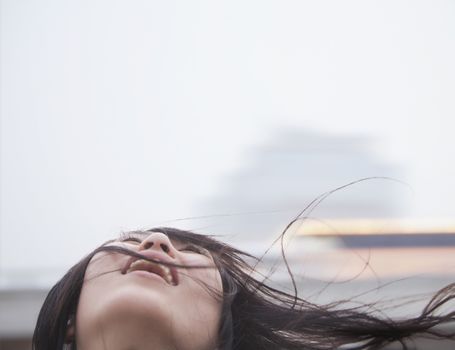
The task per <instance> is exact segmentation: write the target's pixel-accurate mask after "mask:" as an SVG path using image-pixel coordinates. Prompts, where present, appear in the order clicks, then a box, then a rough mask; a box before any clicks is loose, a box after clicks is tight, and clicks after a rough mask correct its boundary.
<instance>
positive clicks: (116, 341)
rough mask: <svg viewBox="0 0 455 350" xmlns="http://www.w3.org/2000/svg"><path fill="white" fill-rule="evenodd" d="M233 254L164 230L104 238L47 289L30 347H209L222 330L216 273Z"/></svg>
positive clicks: (196, 349) (190, 235)
mask: <svg viewBox="0 0 455 350" xmlns="http://www.w3.org/2000/svg"><path fill="white" fill-rule="evenodd" d="M233 253H235V250H233V249H232V248H229V247H228V246H226V245H224V244H222V243H219V242H217V241H216V240H214V239H212V238H209V237H207V236H203V235H198V234H194V233H191V232H187V231H181V230H177V229H170V228H160V229H153V230H150V231H137V232H130V233H127V234H124V235H123V236H121V237H120V238H119V239H117V240H113V241H109V242H107V243H105V244H104V245H103V246H101V247H100V248H98V249H96V250H95V251H94V252H92V253H91V254H89V255H88V256H87V257H85V258H84V259H82V260H81V261H80V262H79V263H78V264H76V265H75V266H74V267H73V268H72V269H71V270H70V271H69V272H68V273H67V274H66V275H65V276H64V277H63V278H62V279H61V280H60V281H59V282H58V283H57V284H56V285H55V286H54V287H53V288H52V290H51V292H50V293H49V295H48V297H47V299H46V301H45V303H44V305H43V308H42V310H41V312H40V315H39V319H38V322H37V327H36V330H35V334H34V347H35V349H37V350H41V349H62V348H63V344H65V343H66V344H71V345H72V348H73V349H75V348H76V346H77V349H79V350H81V349H82V350H87V349H188V350H192V349H194V350H205V349H207V350H213V349H215V348H217V347H219V345H220V340H219V333H220V330H221V331H222V330H223V329H226V325H225V324H223V322H222V321H221V320H222V317H221V314H222V312H223V300H224V298H223V289H224V288H223V284H226V282H223V281H222V278H221V275H224V276H225V275H226V269H225V268H224V267H223V264H228V263H230V264H235V262H234V261H233V260H232V254H233ZM225 289H226V290H229V286H228V285H226V286H225ZM227 318H229V317H227ZM223 319H226V317H223ZM228 328H231V327H228Z"/></svg>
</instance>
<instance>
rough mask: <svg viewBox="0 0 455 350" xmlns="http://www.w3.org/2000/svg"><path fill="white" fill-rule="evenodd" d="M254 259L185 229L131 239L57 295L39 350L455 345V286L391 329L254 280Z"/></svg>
mask: <svg viewBox="0 0 455 350" xmlns="http://www.w3.org/2000/svg"><path fill="white" fill-rule="evenodd" d="M246 257H248V258H252V259H255V258H254V257H252V256H251V255H249V254H247V253H244V252H242V251H240V250H237V249H235V248H233V247H231V246H228V245H226V244H224V243H221V242H219V241H217V240H215V239H213V238H211V237H209V236H204V235H199V234H196V233H192V232H188V231H181V230H178V229H172V228H156V229H152V230H149V231H137V232H130V233H128V234H125V235H123V236H121V237H120V238H119V239H117V240H113V241H109V242H107V243H105V244H104V245H102V246H101V247H99V248H97V249H96V250H95V251H93V252H92V253H90V254H89V255H88V256H86V257H85V258H83V259H82V260H81V261H80V262H79V263H77V264H76V265H75V266H73V267H72V268H71V269H70V270H69V271H68V272H67V273H66V274H65V276H64V277H63V278H62V279H61V280H60V281H59V282H58V283H57V284H56V285H55V286H54V287H53V288H52V289H51V291H50V292H49V294H48V296H47V298H46V300H45V302H44V304H43V307H42V309H41V312H40V314H39V317H38V321H37V325H36V328H35V333H34V336H33V349H35V350H61V349H65V345H67V348H68V349H71V350H74V349H78V350H92V349H96V350H104V349H109V350H116V349H134V350H141V349H154V350H159V349H178V350H205V349H207V350H215V349H217V350H231V349H232V350H250V349H264V350H277V349H295V350H297V349H299V350H301V349H314V350H316V349H318V350H322V349H337V348H339V347H340V346H342V345H346V344H349V349H359V350H360V349H380V348H383V347H384V346H385V345H387V344H389V343H392V342H399V343H401V344H402V345H403V346H404V344H405V342H406V339H407V338H409V337H411V336H413V335H421V336H431V337H433V338H434V337H440V338H444V339H446V338H453V337H455V333H453V334H447V332H444V331H441V330H440V329H438V328H435V326H438V325H440V324H443V323H450V322H453V321H455V311H450V312H448V313H445V314H441V313H438V312H439V308H440V307H441V306H443V305H447V304H448V302H450V301H451V300H453V299H455V284H451V285H448V286H447V287H445V288H444V289H442V290H440V291H439V292H438V293H436V294H435V295H434V296H433V298H432V299H431V300H429V302H428V304H427V306H426V307H425V308H424V309H423V310H422V313H421V314H420V315H418V316H417V317H413V318H408V319H402V320H391V319H388V318H384V317H381V316H378V315H377V314H375V313H374V312H372V310H373V311H374V308H371V307H369V306H371V305H366V307H365V308H362V307H344V305H346V304H344V303H343V302H335V303H331V304H328V305H316V304H312V303H310V302H308V301H307V300H305V299H302V298H300V297H299V296H298V295H297V293H296V294H288V293H286V292H283V291H280V290H277V289H274V288H273V287H271V286H269V285H268V284H267V283H266V279H264V280H259V279H256V278H255V277H254V274H253V272H254V266H251V265H249V264H248V263H247V262H246V261H245V260H244V258H246ZM256 261H257V260H256ZM290 276H291V277H292V275H290ZM294 286H295V284H294ZM343 299H345V300H346V299H349V296H348V297H347V298H346V297H344V298H343ZM403 348H404V349H405V347H403Z"/></svg>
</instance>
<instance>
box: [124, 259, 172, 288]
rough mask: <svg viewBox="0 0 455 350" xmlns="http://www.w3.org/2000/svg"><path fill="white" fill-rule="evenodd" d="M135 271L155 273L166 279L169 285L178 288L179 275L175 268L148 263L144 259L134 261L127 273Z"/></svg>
mask: <svg viewBox="0 0 455 350" xmlns="http://www.w3.org/2000/svg"><path fill="white" fill-rule="evenodd" d="M133 271H146V272H148V273H153V274H156V275H158V276H160V277H161V278H162V279H164V280H165V281H166V282H167V284H170V285H172V286H176V285H177V284H178V281H177V278H176V277H177V274H176V271H175V268H172V267H168V266H165V265H161V264H158V263H154V262H151V261H147V260H144V259H138V260H134V261H133V262H132V263H131V264H130V265H129V267H128V270H127V271H126V273H130V272H133Z"/></svg>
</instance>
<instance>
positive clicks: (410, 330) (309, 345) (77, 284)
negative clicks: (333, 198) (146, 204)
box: [33, 228, 455, 350]
mask: <svg viewBox="0 0 455 350" xmlns="http://www.w3.org/2000/svg"><path fill="white" fill-rule="evenodd" d="M150 232H162V233H164V234H166V235H167V236H168V237H169V238H170V239H171V240H173V239H175V240H179V241H181V242H185V243H191V244H195V245H198V246H200V247H202V248H205V249H207V250H208V251H210V252H211V254H212V255H213V257H214V260H215V263H216V265H217V268H218V269H219V271H220V274H221V278H222V283H223V295H222V298H223V302H222V315H221V324H220V329H219V337H218V348H219V349H220V350H250V349H264V350H272V349H277V350H278V349H299V350H302V349H309V350H310V349H311V350H313V349H314V350H316V349H317V350H321V349H337V348H340V347H341V348H343V345H346V346H347V347H345V348H349V349H359V350H360V349H380V348H383V347H384V346H385V345H387V344H389V343H392V342H400V343H401V345H402V348H403V349H407V345H406V342H405V340H406V339H407V338H409V337H411V336H415V335H421V336H429V337H433V338H435V337H436V338H438V337H439V338H454V337H455V332H454V333H451V334H448V333H447V332H446V333H443V332H442V331H440V330H438V329H435V326H438V325H441V324H444V323H449V322H453V321H454V320H455V311H453V312H449V313H447V314H445V315H442V316H441V315H435V311H437V310H438V309H439V308H440V307H441V306H442V305H444V304H446V303H448V302H449V301H450V300H451V299H454V298H455V284H450V285H448V286H447V287H445V288H444V289H442V290H440V291H439V292H437V293H436V294H435V295H434V297H433V298H432V299H431V300H430V301H429V303H428V304H427V305H426V307H425V308H424V309H423V311H422V313H421V314H420V315H419V316H417V317H415V318H409V319H404V320H391V319H388V318H380V317H378V316H375V315H373V314H371V313H369V312H367V311H364V309H362V308H357V307H354V308H344V309H343V308H341V309H340V308H339V304H337V303H335V304H329V305H316V304H313V303H310V302H308V301H306V300H304V299H301V298H300V297H298V296H297V294H294V295H292V294H289V293H286V292H283V291H280V290H277V289H275V288H272V287H271V286H269V285H268V284H266V283H265V282H264V281H262V280H260V279H258V278H257V277H256V278H255V277H253V275H254V266H255V265H252V264H251V261H253V262H254V261H256V262H257V261H258V259H257V258H255V257H253V256H251V255H250V254H248V253H245V252H242V251H240V250H238V249H236V248H233V247H231V246H229V245H227V244H225V243H222V242H220V241H218V240H216V239H214V238H213V237H210V236H205V235H200V234H196V233H192V232H189V231H182V230H178V229H174V228H155V229H151V230H149V231H140V232H137V231H136V232H135V234H143V235H144V237H145V236H146V235H148V234H150ZM102 251H107V252H113V253H120V254H127V255H131V256H136V257H138V258H144V257H143V256H141V255H140V254H138V253H136V252H133V251H130V250H128V249H125V248H122V247H119V246H106V245H103V246H101V247H99V248H97V249H95V250H94V251H93V252H92V253H90V254H89V255H87V256H86V257H84V258H83V259H82V260H81V261H80V262H78V263H77V264H76V265H74V266H73V267H72V268H71V269H70V270H69V271H68V272H67V273H66V274H65V276H64V277H63V278H62V279H61V280H60V281H59V282H58V283H57V284H56V285H55V286H54V287H53V288H52V289H51V290H50V292H49V294H48V296H47V298H46V300H45V302H44V304H43V306H42V309H41V311H40V313H39V316H38V321H37V324H36V328H35V332H34V335H33V349H34V350H62V349H71V350H76V349H77V344H76V342H75V340H73V341H72V343H71V344H65V337H66V331H67V327H68V325H69V322H73V321H72V320H74V318H75V314H76V311H77V306H78V301H79V296H80V293H81V289H82V285H83V282H84V275H85V271H86V269H87V266H88V264H89V262H90V260H91V259H92V257H93V256H94V255H95V254H97V253H98V252H102ZM152 261H153V260H152ZM247 261H250V262H249V263H248V262H247ZM294 287H295V285H294ZM348 345H349V346H348Z"/></svg>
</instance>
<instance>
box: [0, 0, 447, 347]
mask: <svg viewBox="0 0 455 350" xmlns="http://www.w3.org/2000/svg"><path fill="white" fill-rule="evenodd" d="M0 4H1V56H0V57H1V86H0V89H1V91H0V93H1V94H0V98H1V101H0V102H1V120H0V127H1V144H0V162H1V163H0V166H1V174H0V186H1V187H0V190H1V192H0V349H1V350H13V349H29V348H30V337H31V334H32V332H33V328H34V324H35V321H36V316H37V314H38V311H39V308H40V305H41V303H42V301H43V299H44V297H45V295H46V294H47V291H48V290H49V288H50V287H51V286H52V285H53V284H54V283H55V282H56V281H57V280H58V278H59V277H61V276H62V274H63V273H64V272H65V271H66V270H67V269H68V268H69V267H70V266H72V265H73V264H74V263H75V262H77V261H78V260H79V259H80V258H81V257H82V256H83V255H84V254H86V253H88V252H89V251H91V250H92V249H93V248H95V247H96V246H98V245H99V244H101V243H102V242H104V241H105V240H107V239H110V238H112V237H115V236H117V235H118V233H120V232H122V231H127V230H130V229H145V228H150V227H154V226H174V227H180V228H184V229H191V230H196V231H198V232H202V233H211V234H217V235H220V238H221V239H223V240H225V241H227V242H231V243H233V244H236V245H238V246H240V247H241V248H243V249H245V250H248V251H251V252H253V253H255V254H257V255H262V253H263V252H264V251H265V250H266V249H267V248H268V247H270V246H271V245H272V243H273V241H274V239H275V238H276V237H277V236H278V235H279V234H280V232H281V231H282V230H283V229H284V228H285V226H286V225H287V223H288V222H290V221H291V220H292V219H294V218H295V217H296V216H297V215H298V214H299V213H300V212H301V211H302V210H304V209H305V208H306V207H307V205H309V204H310V203H311V202H312V201H313V200H314V199H316V198H318V196H320V195H322V194H324V193H326V192H328V191H332V190H335V189H336V188H338V187H340V186H343V185H346V184H349V183H351V182H354V181H357V180H360V179H363V178H371V177H373V179H370V180H365V181H360V182H357V183H355V184H353V185H351V186H348V187H346V188H344V189H341V190H339V191H336V192H334V193H333V194H331V195H330V196H328V197H327V198H326V199H324V200H323V201H322V202H321V203H320V204H318V205H316V206H310V207H309V208H308V210H306V211H305V213H304V214H303V215H302V218H303V217H304V218H305V219H302V220H299V221H298V222H296V223H295V224H294V225H293V226H292V227H291V228H290V229H289V230H288V232H287V234H286V236H285V237H284V240H283V245H284V246H285V247H286V252H287V257H288V259H289V261H290V262H291V266H292V269H293V272H294V274H295V276H296V282H297V283H298V284H299V286H300V293H301V294H300V295H301V296H303V297H306V298H309V299H310V300H314V301H316V302H328V301H333V300H336V299H339V298H340V297H341V298H348V297H351V296H358V297H359V300H365V301H376V302H379V303H381V302H385V301H386V300H387V299H390V298H393V299H394V300H395V301H394V302H395V303H397V301H400V300H401V302H403V301H405V300H406V301H407V300H409V299H404V298H405V297H408V296H410V295H411V294H412V295H413V296H414V297H415V298H416V299H419V298H418V297H419V296H420V297H422V296H425V295H426V296H428V293H431V292H434V291H435V290H437V289H438V288H440V287H442V286H443V285H445V284H446V283H449V282H453V281H454V277H455V221H454V220H453V219H454V218H455V215H454V214H455V206H454V205H453V198H455V186H454V178H455V164H454V161H453V160H454V159H455V137H454V128H453V124H454V121H453V120H454V115H455V103H454V98H453V97H454V94H455V66H454V64H453V62H455V41H454V40H455V21H454V18H455V3H454V2H453V1H449V0H447V1H439V0H438V1H434V0H432V1H429V0H427V1H401V0H399V1H397V0H395V1H381V2H379V1H334V0H333V1H329V0H327V1H301V0H298V1H276V0H273V1H272V0H270V1H269V0H261V1H259V0H250V1H236V0H231V1H198V0H194V1H148V0H147V1H145V0H144V1H139V0H138V1H128V2H127V1H115V0H114V1H113V0H109V1H107V0H95V1H93V0H91V1H77V2H69V1H57V0H54V1H51V0H40V1H37V0H35V1H32V0H21V1H15V0H1V2H0ZM317 203H318V202H317ZM280 257H281V253H280V244H279V243H278V244H275V245H273V246H272V249H271V250H270V251H269V252H268V253H267V255H266V256H265V257H264V260H263V264H262V265H261V267H260V269H261V270H260V271H261V272H262V273H264V274H265V275H268V274H269V273H271V272H274V275H273V279H272V281H273V283H277V284H278V285H280V286H282V287H283V288H290V279H289V276H288V274H287V272H286V270H285V269H284V268H283V264H282V261H281V260H280V259H281V258H280ZM397 298H398V299H397ZM399 298H403V299H399ZM419 300H420V299H419ZM384 305H388V306H390V305H391V304H390V303H385V304H384ZM421 305H422V304H421V301H420V304H419V302H417V303H414V304H411V305H410V306H409V305H406V306H405V307H402V308H395V307H393V308H392V309H391V310H390V312H391V314H393V315H395V314H396V315H411V314H416V313H417V312H418V308H419V306H421ZM444 346H447V349H448V348H450V345H445V344H442V343H439V344H438V345H437V346H436V347H435V346H433V349H445V347H444ZM452 346H453V344H452Z"/></svg>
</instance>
